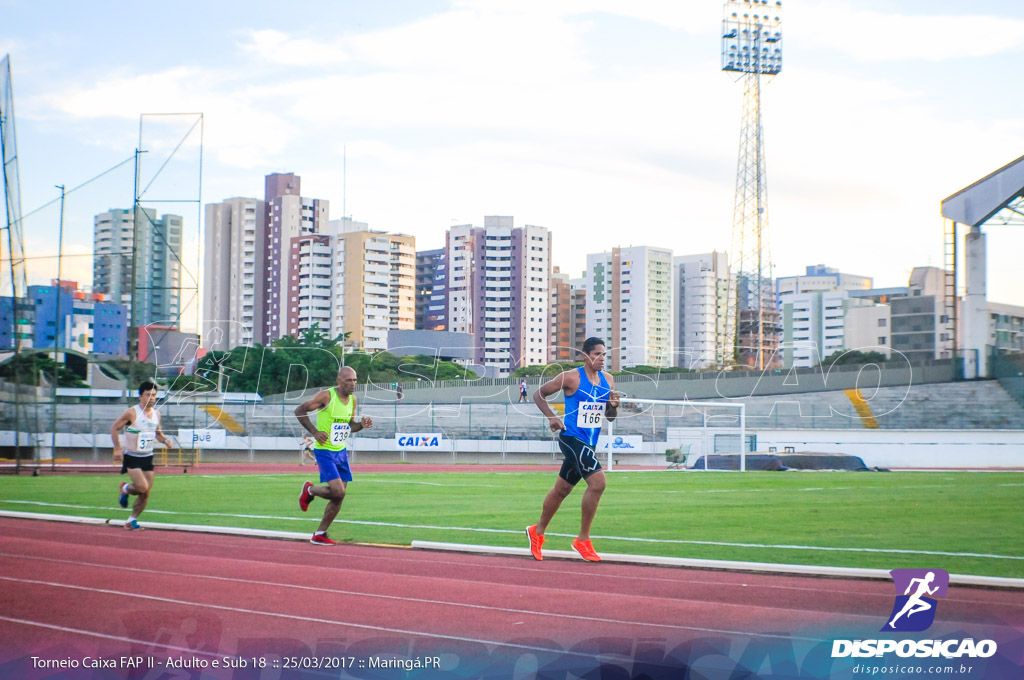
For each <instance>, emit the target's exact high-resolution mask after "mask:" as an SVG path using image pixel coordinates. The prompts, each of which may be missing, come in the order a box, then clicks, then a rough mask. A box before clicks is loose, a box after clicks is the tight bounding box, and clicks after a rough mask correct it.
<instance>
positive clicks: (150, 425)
mask: <svg viewBox="0 0 1024 680" xmlns="http://www.w3.org/2000/svg"><path fill="white" fill-rule="evenodd" d="M155 405H156V385H155V384H154V383H152V382H150V381H149V380H147V381H145V382H143V383H142V384H141V385H139V403H138V405H137V406H132V407H131V408H130V409H128V410H127V411H125V412H124V413H122V414H121V417H120V418H118V419H117V420H116V421H115V422H114V425H113V426H112V427H111V428H110V438H111V439H113V440H114V462H115V463H121V474H122V475H123V474H125V473H128V482H126V483H120V482H119V483H118V485H117V488H118V499H117V502H118V504H119V505H120V506H121V507H122V508H127V507H128V497H129V496H136V498H135V504H134V505H132V514H131V515H130V516H129V517H128V521H127V522H125V524H124V528H125V529H128V530H129V531H133V530H135V529H138V528H139V522H138V519H139V515H141V514H142V511H143V510H145V509H146V503H148V502H149V492H150V491H152V490H153V476H154V472H153V445H154V442H160V443H161V444H163V445H164V446H166V447H170V446H171V440H170V439H168V438H167V437H165V436H164V433H163V431H162V430H161V429H160V414H159V413H158V412H157V410H156V408H154V406H155ZM122 429H124V430H125V442H124V448H123V449H122V448H121V437H120V432H121V430H122Z"/></svg>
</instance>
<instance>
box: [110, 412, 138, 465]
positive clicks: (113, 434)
mask: <svg viewBox="0 0 1024 680" xmlns="http://www.w3.org/2000/svg"><path fill="white" fill-rule="evenodd" d="M134 422H135V409H134V408H130V409H128V410H127V411H125V412H124V413H122V414H121V417H120V418H118V419H117V420H115V421H114V424H113V425H112V426H111V427H110V438H111V439H113V440H114V462H115V463H120V462H121V461H122V460H123V459H124V449H122V448H121V430H123V429H124V428H126V427H128V426H129V425H131V424H132V423H134Z"/></svg>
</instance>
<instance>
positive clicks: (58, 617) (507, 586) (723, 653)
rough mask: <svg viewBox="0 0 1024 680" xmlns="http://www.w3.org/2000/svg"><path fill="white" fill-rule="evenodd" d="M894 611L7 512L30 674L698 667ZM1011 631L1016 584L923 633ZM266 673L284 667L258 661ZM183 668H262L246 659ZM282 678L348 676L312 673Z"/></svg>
mask: <svg viewBox="0 0 1024 680" xmlns="http://www.w3.org/2000/svg"><path fill="white" fill-rule="evenodd" d="M524 540H525V537H524ZM553 547H558V546H553ZM892 603H893V589H892V585H891V583H886V582H878V581H857V580H840V579H816V578H809V577H796V576H772V575H763V574H745V573H727V572H712V571H699V570H690V569H673V568H659V567H646V566H634V565H621V564H589V563H583V562H582V561H580V562H571V561H562V560H546V561H544V562H535V561H533V560H530V559H528V558H517V557H497V556H487V555H464V554H454V553H433V552H425V551H414V550H411V549H405V548H393V547H377V546H363V545H339V546H335V547H318V546H313V545H310V544H308V543H301V542H286V541H274V540H267V539H257V538H247V537H238V536H212V535H205V534H186V533H177V532H167V531H155V530H149V531H139V532H126V531H124V530H123V529H120V528H115V527H104V526H92V525H73V524H62V523H52V522H42V521H30V520H14V519H4V518H0V640H2V642H0V677H4V678H7V677H11V678H14V677H17V678H36V677H38V678H44V677H78V676H75V675H74V674H73V673H68V674H66V673H59V674H54V673H53V671H52V670H46V669H38V668H33V667H32V662H31V658H30V657H32V656H36V657H39V658H40V659H47V660H54V659H58V660H59V659H77V660H84V659H85V658H86V657H91V658H95V657H102V658H107V659H118V658H120V657H121V656H141V657H144V658H146V657H150V656H152V657H154V658H156V659H160V660H166V659H167V658H179V659H184V660H186V662H195V663H202V662H203V660H205V662H206V663H212V661H213V660H214V659H223V657H243V658H248V659H249V660H250V661H249V662H248V663H249V664H250V666H251V665H252V659H253V658H254V657H256V658H260V657H262V658H264V659H265V660H267V663H270V664H274V663H280V659H281V658H286V659H287V658H295V659H297V660H300V661H299V662H300V663H307V664H308V663H315V661H309V659H313V660H315V659H318V658H320V657H324V656H340V657H342V658H347V657H351V658H352V659H353V660H354V662H355V663H357V664H358V663H363V664H366V663H368V660H370V659H395V658H399V659H414V658H421V657H422V658H434V657H436V658H438V659H439V663H441V664H442V671H443V672H442V671H437V672H436V673H434V672H432V671H428V670H423V671H419V675H417V671H414V672H413V673H412V674H410V675H404V674H403V672H402V671H399V670H396V669H391V670H388V671H384V670H379V669H378V670H377V671H373V672H371V671H369V670H367V669H365V668H363V669H360V668H358V667H357V668H356V669H351V672H352V674H353V676H354V677H381V678H383V677H478V676H480V675H484V674H485V672H484V670H482V669H485V668H492V669H493V668H501V669H503V670H502V671H492V673H491V674H492V675H494V676H495V677H505V676H506V674H505V673H504V671H505V670H507V671H508V674H511V669H513V668H521V667H522V665H523V664H526V666H527V667H529V666H530V664H533V667H534V668H536V667H537V666H543V665H544V664H545V663H549V664H554V665H557V664H559V663H570V662H578V663H583V664H584V665H585V664H587V663H590V664H593V663H595V662H596V661H595V659H608V658H613V659H614V658H620V659H632V660H634V661H633V663H635V660H636V659H639V658H641V657H645V658H646V657H651V656H653V657H656V658H659V659H665V657H666V654H668V653H669V652H671V651H672V650H676V651H675V654H676V655H677V656H678V655H679V654H684V655H685V654H689V655H691V656H692V655H693V654H695V653H697V652H695V651H694V650H699V649H701V648H707V649H710V650H711V651H712V652H713V653H703V654H704V656H703V657H702V659H703V661H702V662H704V663H709V664H713V663H719V662H721V658H739V657H740V656H741V655H742V654H743V653H744V650H748V649H750V648H757V647H758V645H761V646H764V645H768V646H773V645H774V646H775V647H776V648H778V647H780V646H781V648H782V649H791V650H793V654H795V655H796V656H797V657H799V656H801V655H803V656H806V655H807V654H808V652H809V651H810V650H812V649H813V648H815V647H817V646H819V645H824V646H829V647H830V645H831V642H830V640H831V639H832V638H833V637H843V638H854V637H861V638H872V637H879V635H878V629H879V628H880V627H881V625H882V624H884V622H885V617H886V615H887V614H888V613H889V611H890V609H891V607H892ZM964 631H966V632H967V633H966V634H964ZM1022 631H1024V593H1022V592H1021V591H1009V590H986V589H978V588H966V587H956V586H951V587H950V589H949V592H948V596H947V597H946V598H945V599H944V600H943V601H942V602H941V607H940V610H939V613H938V617H937V619H936V623H935V624H934V626H933V627H932V628H931V630H930V631H929V633H928V635H929V636H934V637H942V636H945V635H953V634H959V636H960V637H967V636H968V634H969V636H972V637H974V638H975V639H983V638H991V639H996V640H1009V641H1017V642H1016V644H1017V645H1018V646H1017V648H1016V650H1017V651H1016V654H1018V655H1020V654H1022V653H1024V652H1022V649H1024V646H1021V645H1020V642H1019V641H1020V640H1022V636H1021V633H1022ZM1012 649H1013V647H1012V645H1011V647H1010V650H1011V653H1013V652H1012ZM566 650H567V652H568V653H565V652H566ZM679 650H683V651H679ZM598 653H601V654H602V656H600V657H598V656H596V655H598ZM608 655H611V656H608ZM615 655H618V656H615ZM698 656H699V654H698ZM716 657H721V658H718V660H717V661H715V659H716ZM197 659H198V660H199V661H198V662H197V661H196V660H197ZM302 659H306V661H301V660H302ZM233 663H238V662H233ZM517 663H518V664H519V665H518V666H515V664H517ZM1014 663H1017V664H1020V663H1021V660H1020V658H1017V659H1015V660H1014ZM495 664H497V666H496V665H495ZM502 664H504V665H502ZM80 670H81V671H82V672H83V673H84V672H85V671H84V669H80ZM164 670H166V669H162V668H161V669H153V668H151V669H146V668H142V669H131V668H129V667H125V666H120V667H119V668H117V669H116V670H107V671H103V672H105V673H107V675H102V674H101V673H100V674H96V675H94V674H93V671H91V670H90V671H89V673H88V674H84V675H81V676H80V677H89V678H106V677H110V678H156V677H159V676H160V672H159V671H164ZM271 670H274V672H275V673H276V672H277V669H273V668H272V667H268V669H267V670H266V671H265V672H267V673H269V672H270V671H271ZM632 670H633V671H635V668H634V669H632ZM154 672H155V674H154ZM167 672H171V671H169V670H168V671H167ZM174 672H175V673H179V674H182V675H179V676H177V677H200V674H201V677H204V678H205V677H213V678H220V677H225V678H228V677H233V678H239V677H264V676H261V675H260V674H259V673H258V672H257V671H256V669H253V668H251V667H250V668H249V669H247V670H226V669H224V668H220V669H213V668H212V667H208V668H206V669H203V670H192V671H189V670H178V669H175V670H174ZM190 673H191V674H190ZM389 673H390V674H389ZM633 675H634V676H635V675H636V673H635V672H633ZM652 675H654V676H656V675H657V674H656V673H655V674H652ZM265 677H278V676H277V675H276V674H274V675H266V676H265ZM281 677H289V675H288V673H285V675H283V676H281ZM290 677H347V676H346V674H345V673H343V672H342V671H340V670H332V671H330V672H328V673H321V674H319V675H318V674H317V673H314V672H311V671H308V670H307V671H302V672H299V671H295V672H294V673H293V674H292V675H291V676H290ZM623 677H630V675H629V674H627V675H626V676H623Z"/></svg>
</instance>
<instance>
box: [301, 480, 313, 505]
mask: <svg viewBox="0 0 1024 680" xmlns="http://www.w3.org/2000/svg"><path fill="white" fill-rule="evenodd" d="M312 488H313V482H306V483H305V484H303V485H302V493H300V494H299V509H301V510H302V511H303V512H306V511H307V510H309V504H310V503H312V502H313V499H314V498H316V496H314V495H313V494H311V493H310V492H309V490H310V489H312Z"/></svg>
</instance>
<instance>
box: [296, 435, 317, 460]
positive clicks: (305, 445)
mask: <svg viewBox="0 0 1024 680" xmlns="http://www.w3.org/2000/svg"><path fill="white" fill-rule="evenodd" d="M315 446H316V440H315V439H313V436H312V435H308V434H307V435H305V436H303V437H302V444H301V445H300V447H299V465H305V464H306V461H307V460H308V461H311V462H314V463H315V462H316V457H315V456H314V455H313V448H314V447H315Z"/></svg>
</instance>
